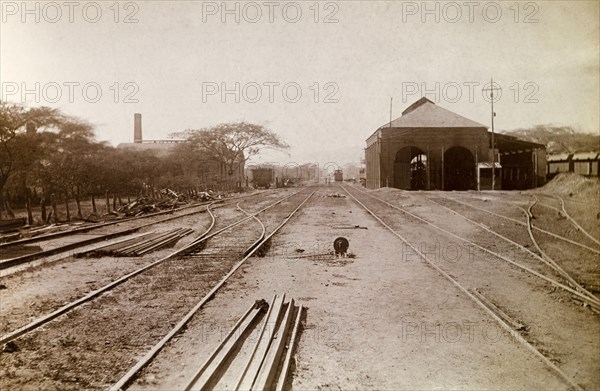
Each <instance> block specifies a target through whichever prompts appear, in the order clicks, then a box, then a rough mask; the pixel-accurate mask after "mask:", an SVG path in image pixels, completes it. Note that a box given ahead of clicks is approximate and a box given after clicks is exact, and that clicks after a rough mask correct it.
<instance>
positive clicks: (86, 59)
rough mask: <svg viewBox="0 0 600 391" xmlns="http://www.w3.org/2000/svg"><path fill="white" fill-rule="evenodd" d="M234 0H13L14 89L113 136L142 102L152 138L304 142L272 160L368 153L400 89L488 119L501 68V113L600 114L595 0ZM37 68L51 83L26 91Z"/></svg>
mask: <svg viewBox="0 0 600 391" xmlns="http://www.w3.org/2000/svg"><path fill="white" fill-rule="evenodd" d="M36 4H37V6H36ZM65 4H67V5H65ZM221 4H222V3H221V2H220V1H219V2H210V1H208V2H206V1H204V2H203V1H168V2H167V1H131V2H126V1H124V2H120V3H118V4H117V6H115V2H114V1H107V2H104V1H98V2H86V1H83V2H73V5H68V3H65V2H62V1H58V2H56V3H48V2H33V1H30V2H27V7H28V8H27V10H25V9H23V6H22V2H21V1H16V2H13V1H4V0H3V1H1V5H2V9H1V11H2V25H1V31H0V32H1V36H0V56H1V59H0V81H1V82H2V98H3V99H5V100H8V101H10V102H15V103H17V102H18V103H25V104H27V105H28V106H40V105H45V106H51V107H59V108H61V109H62V110H63V111H64V112H66V113H67V114H71V115H75V116H78V117H81V118H84V119H87V120H88V121H90V122H91V123H93V124H94V125H95V127H96V135H97V139H98V140H105V141H108V142H110V143H111V144H113V145H117V144H118V143H121V142H131V141H132V139H133V114H134V113H136V112H139V113H142V116H143V131H144V138H145V139H162V138H166V137H167V135H168V134H169V133H171V132H174V131H181V130H184V129H187V128H201V127H208V126H211V125H215V124H218V123H221V122H231V121H249V122H254V123H258V124H263V125H266V126H268V127H269V128H270V129H272V130H274V131H275V132H277V133H279V134H280V135H281V136H282V137H283V138H284V139H285V140H286V141H287V142H288V143H289V144H290V145H291V146H292V148H291V149H290V151H289V153H290V156H287V155H285V154H281V153H270V154H268V155H266V156H264V157H263V160H266V161H269V160H270V161H282V162H287V161H297V162H309V161H310V162H318V163H320V164H324V163H325V162H330V161H332V162H338V163H340V164H341V163H345V162H348V161H358V159H359V158H360V156H361V153H362V149H363V148H364V147H365V139H366V138H367V137H368V136H369V135H370V134H371V133H372V132H373V131H374V130H375V129H377V128H378V127H379V126H381V125H383V124H385V123H386V122H388V121H389V108H390V97H393V98H394V104H393V116H394V118H396V117H398V116H400V113H401V112H402V111H403V110H404V109H405V108H406V107H407V106H408V105H410V104H411V103H412V102H414V101H415V100H417V99H419V98H420V97H421V96H426V97H428V98H429V99H430V100H432V101H434V102H436V103H437V104H439V105H441V106H442V107H444V108H446V109H448V110H451V111H454V112H456V113H458V114H460V115H463V116H466V117H468V118H470V119H472V120H475V121H478V122H481V123H483V124H485V125H488V126H489V125H490V104H489V103H488V102H487V101H486V100H484V99H483V97H482V91H481V89H482V88H483V87H484V85H485V84H486V83H488V82H489V80H490V78H492V77H493V78H494V81H495V82H498V84H499V86H500V87H501V88H502V97H501V98H500V100H499V102H497V103H496V104H495V111H496V113H497V116H496V119H495V121H496V122H495V123H496V129H500V130H502V129H506V130H509V129H514V128H524V127H530V126H533V125H536V124H554V125H565V126H573V127H575V128H576V129H578V130H580V131H587V132H598V131H599V128H600V126H599V122H600V119H599V112H600V84H599V83H600V82H599V74H600V68H599V66H600V64H599V62H600V59H599V58H600V51H599V42H600V33H599V28H598V25H599V20H600V11H599V5H598V2H596V1H592V2H585V1H568V2H560V1H551V2H550V1H544V2H519V3H515V2H514V1H509V2H471V3H468V2H463V1H459V2H451V3H447V2H428V3H426V4H425V3H423V2H421V1H418V2H410V1H408V2H407V1H404V2H402V1H330V2H327V1H325V2H319V3H315V2H314V1H308V2H301V1H296V2H293V1H292V2H278V1H273V2H265V1H257V2H254V3H246V2H228V3H227V8H228V9H229V10H230V11H231V12H230V13H226V12H225V11H226V10H223V9H222V8H220V7H221ZM424 4H425V5H424ZM467 4H470V5H467ZM515 4H516V5H515ZM424 6H425V7H427V10H429V11H431V12H430V13H426V12H424V11H427V10H424V9H423V7H424ZM36 7H37V8H36ZM236 7H237V8H236ZM28 10H29V11H31V12H30V13H27V11H28ZM97 10H101V15H98V14H97V13H96V12H97ZM117 10H118V13H117V12H116V11H117ZM298 10H300V11H301V15H298V14H297V11H298ZM317 10H318V12H317ZM70 11H71V12H70ZM257 11H258V12H260V14H259V13H257ZM498 11H500V12H501V14H498V13H497V12H498ZM58 12H60V15H59V13H58ZM70 13H71V15H69V14H70ZM236 16H237V17H239V23H237V22H236V20H235V18H236ZM36 17H39V21H36V20H35V19H36ZM270 17H272V20H270ZM436 17H438V19H439V20H437V21H436ZM70 18H71V20H70ZM126 18H128V20H129V21H132V22H133V23H124V20H125V19H126ZM222 18H225V21H224V22H223V21H222ZM422 18H425V20H424V21H423V20H422ZM23 19H24V20H23ZM94 19H97V21H96V22H94ZM295 19H298V20H297V21H296V22H294V20H295ZM325 19H327V20H328V21H330V22H332V23H325ZM526 22H529V23H526ZM35 83H39V86H40V87H39V88H40V91H39V94H37V96H36V93H35V92H32V93H29V94H26V95H25V96H23V94H22V92H23V87H24V88H26V89H29V90H33V91H35ZM65 83H67V84H65ZM76 83H79V85H77V84H76ZM115 83H118V84H115ZM236 83H237V84H236ZM316 83H318V84H316ZM86 84H87V85H88V88H87V93H86V94H84V92H83V86H84V85H86ZM69 85H70V86H71V88H72V91H73V96H72V100H73V102H69ZM236 85H237V86H239V100H240V102H239V103H236V102H235V99H236V95H235V92H232V93H229V94H227V95H225V96H224V97H223V96H221V90H222V87H225V88H226V89H228V90H231V91H235V89H236ZM57 86H58V87H60V92H61V95H60V97H58V98H57V97H56V93H57V92H58V91H59V90H58V89H57ZM117 86H118V87H117ZM257 86H258V87H259V88H260V92H261V96H260V97H257V95H256V93H257ZM284 86H287V90H286V91H287V94H286V95H285V96H284V94H283V87H284ZM436 86H437V87H438V88H437V90H438V93H437V94H436V92H435V91H436ZM98 87H99V88H100V89H101V92H102V95H101V96H100V97H98V98H97V100H98V101H97V102H93V101H94V100H95V99H94V98H95V91H96V88H98ZM215 89H218V91H216V90H215ZM298 89H299V90H300V91H301V94H302V95H301V96H300V97H298V98H297V99H298V101H297V102H295V103H294V102H293V100H294V98H296V91H297V90H298ZM116 91H119V92H120V94H118V96H116V94H115V92H116ZM271 91H272V92H273V95H272V101H270V99H269V95H270V92H271ZM316 91H318V92H319V93H318V95H317V94H316ZM211 92H214V94H212V95H210V94H209V93H211ZM457 93H460V94H461V95H460V96H457ZM128 94H129V100H137V101H138V102H137V103H136V102H132V103H130V102H126V100H127V99H126V97H127V95H128ZM326 98H328V99H326ZM36 100H37V102H36ZM115 100H116V101H115ZM256 100H257V102H254V101H256ZM315 100H316V102H315ZM325 100H329V101H330V102H329V103H326V102H325ZM53 101H56V102H53Z"/></svg>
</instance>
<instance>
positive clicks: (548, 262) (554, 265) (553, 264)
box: [407, 199, 600, 306]
mask: <svg viewBox="0 0 600 391" xmlns="http://www.w3.org/2000/svg"><path fill="white" fill-rule="evenodd" d="M429 201H431V202H433V203H434V204H436V205H439V206H441V207H442V208H444V209H447V210H449V211H450V212H452V213H453V214H456V215H458V216H460V217H462V218H463V219H465V220H467V221H468V222H470V223H471V224H474V225H476V226H478V227H480V228H481V229H483V230H485V231H487V232H489V233H491V234H492V235H494V236H497V237H499V238H500V239H502V240H504V241H506V242H508V243H510V244H512V245H513V246H515V247H517V248H518V249H519V250H521V251H524V252H526V253H527V254H529V255H531V256H532V257H534V258H535V259H537V260H539V261H541V262H543V263H544V264H546V265H547V266H548V267H550V268H551V269H553V270H554V271H556V272H557V273H558V274H560V275H561V276H562V277H563V278H564V279H565V280H567V281H568V283H569V284H571V285H573V287H574V288H575V289H576V290H577V291H579V292H581V293H582V294H583V295H585V296H586V297H588V300H591V301H592V302H594V303H595V304H596V305H598V306H600V299H598V298H597V297H596V296H594V294H593V293H591V292H589V291H588V290H587V289H585V288H584V287H582V286H581V285H580V284H579V283H578V282H577V281H575V279H574V278H573V277H572V276H571V275H570V274H569V273H567V272H566V271H565V270H563V269H562V268H561V267H560V266H559V265H558V264H557V263H556V262H555V261H554V260H553V259H552V258H548V259H546V258H544V257H543V256H540V255H538V254H536V253H534V252H533V251H531V250H530V249H528V248H526V247H525V246H523V245H521V244H519V243H517V242H515V241H514V240H511V239H509V238H507V237H506V236H504V235H501V234H499V233H498V232H496V231H494V230H492V229H490V228H488V227H486V226H485V225H483V224H481V223H479V222H477V221H475V220H472V219H470V218H468V217H467V216H465V215H463V214H461V213H459V212H457V211H455V210H454V209H451V208H448V207H447V206H445V205H442V204H440V203H439V202H436V201H435V200H432V199H429ZM407 213H408V212H407ZM534 244H535V241H534Z"/></svg>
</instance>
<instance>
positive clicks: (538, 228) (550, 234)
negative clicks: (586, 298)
mask: <svg viewBox="0 0 600 391" xmlns="http://www.w3.org/2000/svg"><path fill="white" fill-rule="evenodd" d="M436 198H443V199H445V200H450V201H452V202H456V203H457V204H461V205H464V206H467V207H469V208H473V209H475V210H479V211H481V212H484V213H488V214H491V215H492V216H496V217H500V218H502V219H506V220H508V221H512V222H514V223H516V224H519V225H522V226H527V224H526V223H524V222H522V221H520V220H517V219H513V218H512V217H508V216H504V215H502V214H499V213H496V212H492V211H490V210H487V209H484V208H479V207H477V206H473V205H471V204H468V203H466V202H464V201H459V200H457V199H454V198H450V197H442V196H436ZM510 205H511V206H514V207H516V208H519V209H521V210H524V209H523V207H521V206H520V205H516V204H513V203H510ZM525 214H527V212H525ZM531 228H532V229H535V230H536V231H539V232H542V233H544V234H546V235H549V236H552V237H553V238H555V239H559V240H562V241H564V242H567V243H571V244H573V245H575V246H578V247H581V248H584V249H586V250H589V251H591V252H593V253H594V254H598V255H600V250H597V249H595V248H593V247H590V246H587V245H585V244H582V243H579V242H576V241H574V240H571V239H569V238H566V237H564V236H560V235H557V234H555V233H554V232H550V231H547V230H545V229H543V228H540V227H537V226H535V225H533V221H532V222H531Z"/></svg>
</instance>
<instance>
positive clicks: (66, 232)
mask: <svg viewBox="0 0 600 391" xmlns="http://www.w3.org/2000/svg"><path fill="white" fill-rule="evenodd" d="M211 202H212V201H207V202H199V203H194V204H192V205H185V206H182V207H179V208H174V209H169V210H163V211H160V212H155V213H149V214H146V215H142V216H133V217H126V218H120V219H116V220H112V221H106V222H102V223H91V224H85V225H84V226H81V227H75V228H71V229H65V230H62V231H58V232H52V233H47V234H40V235H35V236H31V237H29V238H21V239H15V240H10V241H4V242H3V243H0V249H3V248H9V247H12V246H15V245H24V244H31V243H36V242H40V241H44V240H48V239H53V238H59V237H63V236H68V235H73V234H77V233H85V232H89V231H92V230H95V229H98V228H102V227H110V226H112V225H116V224H122V223H125V222H128V221H136V220H142V219H151V218H154V217H157V216H162V215H165V214H171V213H174V212H180V211H183V210H186V209H192V208H197V207H202V206H206V205H208V204H210V203H211ZM57 228H60V226H57ZM3 239H6V238H2V237H0V241H2V240H3Z"/></svg>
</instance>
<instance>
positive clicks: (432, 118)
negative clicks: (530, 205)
mask: <svg viewBox="0 0 600 391" xmlns="http://www.w3.org/2000/svg"><path fill="white" fill-rule="evenodd" d="M366 143H367V148H366V150H365V161H366V177H367V178H366V187H367V188H369V189H378V188H380V187H394V188H398V189H405V190H476V189H479V190H484V189H489V188H491V182H492V181H491V172H492V164H491V163H492V160H493V156H492V134H491V132H488V128H487V126H485V125H483V124H480V123H478V122H475V121H473V120H470V119H468V118H465V117H463V116H460V115H458V114H456V113H453V112H451V111H449V110H446V109H444V108H442V107H440V106H438V105H436V104H435V103H434V102H432V101H430V100H429V99H427V98H421V99H419V100H418V101H416V102H414V103H413V104H411V105H410V106H409V107H408V108H406V109H405V110H404V111H403V112H402V116H400V117H399V118H396V119H395V120H393V121H391V122H389V123H387V124H385V125H383V126H381V127H380V128H378V129H377V130H376V131H375V132H373V134H371V136H370V137H369V138H368V139H367V140H366ZM494 144H495V154H496V159H494V161H495V162H496V165H495V166H494V171H495V182H496V185H495V188H496V189H501V188H502V189H508V190H510V189H527V188H534V187H537V186H541V185H543V184H544V180H545V171H546V148H545V146H544V145H542V144H537V143H531V142H527V141H523V140H519V139H517V138H515V137H511V136H506V135H502V134H495V141H494Z"/></svg>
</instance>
